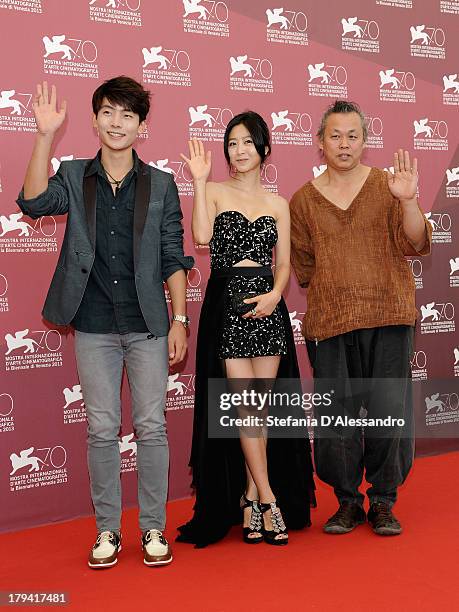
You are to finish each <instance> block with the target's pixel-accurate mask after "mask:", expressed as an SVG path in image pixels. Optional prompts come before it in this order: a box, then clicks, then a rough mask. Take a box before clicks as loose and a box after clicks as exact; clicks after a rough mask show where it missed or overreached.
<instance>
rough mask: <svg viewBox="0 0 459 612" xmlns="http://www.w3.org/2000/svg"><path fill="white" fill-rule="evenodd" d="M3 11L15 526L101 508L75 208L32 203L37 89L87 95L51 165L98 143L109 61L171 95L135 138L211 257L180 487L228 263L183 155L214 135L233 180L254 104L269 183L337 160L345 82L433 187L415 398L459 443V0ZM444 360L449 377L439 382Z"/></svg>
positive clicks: (426, 443)
mask: <svg viewBox="0 0 459 612" xmlns="http://www.w3.org/2000/svg"><path fill="white" fill-rule="evenodd" d="M279 5H281V6H282V8H281V7H280V6H279ZM0 24H1V25H0V27H1V36H0V57H2V69H1V75H0V138H1V147H0V220H1V232H0V253H1V260H0V372H1V383H0V496H1V506H0V530H11V529H20V528H24V527H27V526H32V525H37V524H40V523H45V522H52V521H59V520H63V519H68V518H72V517H75V516H80V515H87V514H89V513H90V512H91V502H90V497H89V487H88V475H87V468H86V448H85V447H86V442H85V437H86V423H85V408H84V403H83V398H82V395H81V389H80V387H79V383H78V377H77V372H76V367H75V359H74V354H73V335H72V333H71V332H70V331H68V330H65V329H59V328H56V326H53V325H52V324H49V323H47V322H46V321H44V320H43V319H42V317H41V315H40V312H41V308H42V304H43V301H44V298H45V295H46V292H47V289H48V286H49V282H50V279H51V276H52V273H53V270H54V266H55V263H56V259H57V255H58V251H59V249H60V246H61V241H62V237H63V232H64V227H65V222H66V219H65V217H55V218H54V217H45V218H43V219H39V220H36V221H34V220H32V219H30V218H27V217H26V216H23V215H22V214H21V213H20V211H19V210H18V207H17V205H16V203H15V199H16V196H17V193H18V191H19V189H20V188H21V185H22V180H23V176H24V172H25V168H26V164H27V161H28V158H29V156H30V153H31V149H32V145H33V140H34V135H35V134H34V133H35V130H36V126H35V122H34V117H33V112H32V108H31V102H32V96H33V93H34V91H35V86H36V83H38V82H41V81H42V80H43V79H46V80H47V81H48V82H49V83H54V84H55V85H56V86H57V89H58V96H59V99H62V98H65V99H66V100H67V101H68V118H67V119H66V121H65V124H64V127H63V129H62V130H61V131H60V132H59V136H58V138H57V140H56V143H55V147H54V150H53V153H52V155H53V157H52V160H51V164H50V168H49V171H50V175H52V174H54V173H55V172H56V170H57V168H58V167H59V164H60V162H61V161H62V160H65V159H78V158H90V157H93V156H94V155H95V153H96V151H97V149H98V140H97V137H96V134H95V133H94V131H93V129H92V126H91V104H90V102H91V95H92V92H93V90H94V89H95V88H96V87H97V86H98V85H99V83H100V82H101V81H102V80H104V79H106V78H110V77H113V76H116V75H120V74H126V75H130V76H132V77H134V78H136V79H138V80H139V81H142V82H143V83H144V84H145V85H146V86H147V87H148V88H149V89H150V90H151V92H152V94H153V97H152V110H151V115H150V118H149V120H148V131H147V133H146V134H145V136H144V137H142V138H140V139H139V141H138V144H137V147H136V148H137V151H138V153H139V155H140V157H141V158H142V159H143V160H144V161H146V162H148V163H150V164H152V165H154V166H157V167H158V168H161V169H163V170H164V171H166V172H171V173H173V175H174V177H175V180H176V183H177V185H178V189H179V193H180V196H181V202H182V207H183V212H184V227H185V249H186V252H187V253H188V254H192V255H194V257H195V259H196V264H195V267H194V269H193V270H192V271H191V273H190V275H189V277H188V289H187V298H188V309H189V314H190V317H191V319H192V325H191V333H190V338H189V353H188V357H187V359H186V361H185V363H183V364H182V366H181V367H180V369H179V370H177V371H176V372H174V373H171V376H170V377H169V386H168V394H167V421H168V431H169V439H170V447H171V468H170V498H171V499H174V498H178V497H184V496H187V495H189V493H190V475H189V469H188V467H187V463H188V458H189V451H190V442H191V428H192V418H193V390H194V352H195V341H196V331H197V322H198V317H199V310H200V306H201V301H202V298H203V293H204V290H205V285H206V281H207V277H208V274H209V254H208V249H207V248H198V247H196V246H195V245H194V244H193V240H192V236H191V230H190V222H191V207H192V196H193V185H192V181H191V177H190V175H189V173H188V171H187V169H186V167H185V166H184V164H183V162H182V161H181V158H180V155H179V154H180V153H181V152H184V153H186V152H187V141H188V139H189V138H194V137H196V138H200V139H201V140H203V141H205V143H206V147H209V148H210V149H211V150H212V153H213V160H214V161H213V168H212V179H213V180H223V179H225V177H226V176H227V173H228V171H227V168H226V165H225V161H224V157H223V151H222V139H223V133H224V128H225V125H226V124H227V122H228V121H229V120H230V119H231V117H233V115H235V114H237V113H238V112H241V111H243V110H244V109H248V108H250V109H253V110H256V111H258V112H259V113H261V114H262V115H263V116H264V117H265V119H266V120H267V122H268V124H269V126H270V128H271V130H272V137H273V154H272V157H271V158H270V159H269V160H268V162H267V163H266V165H265V166H264V169H263V183H264V185H265V186H266V188H267V189H269V190H271V191H273V192H278V193H280V194H281V195H283V196H284V197H286V198H290V197H291V195H292V194H293V193H294V191H295V190H296V189H297V188H298V187H299V186H300V185H302V184H303V183H305V182H306V181H307V180H309V179H311V178H312V177H313V176H317V175H318V174H319V173H320V172H322V171H323V170H324V168H325V167H324V165H323V163H322V160H321V158H320V155H319V152H318V147H317V144H316V139H315V133H316V131H317V127H318V122H319V119H320V116H321V114H322V112H323V110H324V109H325V108H326V106H327V105H329V104H330V103H331V102H332V101H333V100H335V99H337V98H348V99H350V100H354V101H357V102H358V103H360V105H361V106H362V108H363V110H364V112H365V114H366V116H367V123H368V130H369V139H368V144H367V149H366V153H365V162H366V163H368V164H370V165H374V166H378V167H381V168H389V167H390V166H391V165H392V159H393V152H394V150H395V149H397V148H399V147H404V148H407V149H409V150H410V151H412V152H413V153H414V154H415V155H417V157H418V158H419V174H420V185H419V198H420V202H421V206H422V208H423V210H424V211H425V212H428V214H429V221H430V222H431V224H432V226H433V230H434V232H433V242H434V244H433V254H432V256H431V257H430V258H426V259H421V258H416V257H411V258H409V262H410V265H411V267H412V271H413V275H414V277H415V280H416V287H417V292H416V293H417V303H418V307H419V310H420V312H421V314H420V318H419V320H418V324H417V331H416V348H415V353H414V355H413V361H412V372H413V378H414V379H415V380H416V381H422V380H426V379H427V381H432V385H433V386H432V387H431V388H430V389H429V393H428V395H426V393H425V392H420V393H418V395H417V398H416V406H415V409H416V422H417V427H418V431H419V432H422V437H420V438H419V440H418V441H417V447H418V453H430V452H442V451H444V450H448V449H451V448H456V447H457V445H458V441H457V439H454V438H455V436H456V433H455V432H457V427H458V422H459V410H458V401H457V399H458V397H457V384H456V385H455V383H457V380H458V379H457V378H456V379H454V377H455V376H456V377H457V376H459V341H458V336H457V333H456V317H457V314H456V313H458V314H459V247H458V244H457V239H456V235H455V232H456V231H457V224H458V208H459V154H458V148H457V143H458V140H457V134H458V131H459V113H458V107H459V77H458V73H459V37H458V36H457V32H458V26H459V1H458V0H430V1H429V2H425V1H423V0H360V1H358V0H348V1H347V2H345V3H342V2H333V1H330V2H313V1H312V0H285V2H282V3H279V4H275V3H270V2H269V0H255V1H253V2H247V1H246V0H225V1H223V0H219V1H214V0H183V1H182V0H169V1H167V2H159V1H150V2H148V1H147V0H90V1H89V0H65V1H64V0H0ZM286 300H287V304H288V308H289V311H290V316H291V322H292V327H293V330H294V334H295V340H296V344H297V350H298V357H299V360H300V364H301V368H302V373H303V375H304V376H305V377H309V376H310V372H309V367H308V363H307V358H306V351H305V347H304V343H303V340H302V337H301V334H300V322H301V319H302V317H303V314H304V312H305V309H306V298H305V291H303V290H300V289H299V287H298V285H297V283H296V280H295V278H294V276H293V274H292V278H291V280H290V284H289V287H288V290H287V291H286ZM440 378H443V379H447V380H446V383H445V384H443V386H441V388H440V385H439V383H438V388H437V387H436V386H435V385H436V384H437V379H440ZM417 384H418V388H419V389H421V383H417ZM422 388H424V387H422ZM123 402H124V416H123V429H122V438H121V441H120V452H121V457H122V472H123V475H122V481H123V490H124V502H125V504H126V505H132V504H133V503H135V499H136V478H135V470H136V444H135V439H134V436H133V431H132V425H131V421H130V416H129V397H128V393H127V384H126V381H124V388H123ZM449 433H450V434H451V435H450V436H449ZM448 437H450V438H451V439H449V440H445V439H444V438H448Z"/></svg>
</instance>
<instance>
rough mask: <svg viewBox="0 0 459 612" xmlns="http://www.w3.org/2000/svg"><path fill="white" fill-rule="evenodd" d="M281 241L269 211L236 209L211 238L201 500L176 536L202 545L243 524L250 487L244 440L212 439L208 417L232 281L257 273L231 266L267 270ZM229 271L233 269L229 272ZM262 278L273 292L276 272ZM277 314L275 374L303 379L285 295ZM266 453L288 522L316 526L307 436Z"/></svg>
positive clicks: (202, 366)
mask: <svg viewBox="0 0 459 612" xmlns="http://www.w3.org/2000/svg"><path fill="white" fill-rule="evenodd" d="M257 228H258V230H257ZM254 230H255V231H254ZM276 240H277V230H276V227H275V221H274V219H273V217H271V216H264V217H258V219H256V220H255V221H253V222H250V221H249V220H248V219H247V218H246V217H245V216H244V215H242V213H240V212H238V211H225V212H223V213H220V214H219V215H217V217H216V219H215V225H214V236H213V238H212V241H211V243H210V249H211V267H212V273H211V275H210V278H209V281H208V284H207V288H206V294H205V297H204V301H203V305H202V309H201V315H200V320H199V329H198V338H197V348H196V385H195V386H196V392H195V406H194V422H193V440H192V449H191V458H190V467H191V468H192V472H193V482H192V485H193V487H194V488H195V492H196V501H195V505H194V515H193V517H192V519H191V520H190V521H189V522H188V523H186V524H185V525H182V526H181V527H179V528H178V530H179V532H180V535H179V536H178V537H177V541H179V542H188V543H192V544H195V545H196V547H198V548H202V547H204V546H207V545H208V544H211V543H214V542H217V541H218V540H220V539H221V538H223V537H224V536H225V535H226V534H227V533H228V531H229V529H230V528H231V527H232V526H233V525H236V524H239V523H241V521H242V511H241V509H240V507H239V500H240V497H241V495H242V493H243V492H244V490H245V486H246V471H245V462H244V456H243V453H242V449H241V445H240V441H239V439H221V438H220V439H218V438H210V437H209V436H208V417H207V406H208V380H209V379H210V378H224V376H225V373H224V365H223V364H224V362H223V361H222V359H221V354H222V351H223V352H227V350H228V349H227V347H225V346H222V339H224V337H225V334H224V327H225V323H226V324H227V320H228V317H227V316H226V315H227V312H228V311H227V309H228V304H229V303H230V300H229V296H230V293H231V284H232V283H233V282H234V279H235V278H236V279H237V280H238V281H239V282H238V285H237V289H240V288H241V284H240V281H241V280H243V279H244V275H245V273H249V272H251V274H250V278H253V271H254V268H253V267H251V268H250V270H249V269H244V268H241V267H237V270H238V271H241V276H237V277H235V276H234V274H235V268H234V267H233V268H232V269H231V266H233V265H234V263H237V262H238V261H241V260H242V259H244V258H246V259H250V260H252V261H255V262H256V263H259V264H261V265H262V266H265V268H264V269H265V270H266V266H267V265H268V264H269V263H270V262H271V253H272V248H273V246H274V245H275V243H276ZM225 269H226V270H228V274H225ZM258 278H259V277H258ZM263 281H264V282H266V281H267V282H268V283H269V286H267V287H266V291H269V289H270V287H272V284H273V279H272V276H271V278H269V277H264V278H263ZM277 315H278V317H279V318H280V321H281V323H282V325H283V331H284V335H285V342H284V345H285V344H286V351H284V352H285V354H281V359H280V364H279V369H278V373H277V378H278V379H286V378H290V379H296V380H299V377H300V372H299V368H298V362H297V357H296V350H295V343H294V340H293V333H292V327H291V323H290V317H289V313H288V310H287V307H286V305H285V302H284V300H283V299H282V300H281V301H280V302H279V304H278V307H277ZM262 320H263V319H259V320H258V321H259V322H260V321H262ZM242 321H244V322H247V324H249V325H253V324H254V323H256V320H251V319H243V320H242ZM281 352H282V351H281ZM278 354H279V353H278ZM237 356H240V355H237ZM216 409H217V407H216ZM266 450H267V460H268V474H269V481H270V484H271V487H272V489H273V492H274V494H275V496H276V499H277V502H278V505H279V507H280V509H281V511H282V514H283V517H284V520H285V523H286V525H287V527H288V528H289V529H302V528H304V527H308V526H309V525H310V524H311V521H310V507H311V506H315V495H314V489H315V487H314V480H313V468H312V461H311V448H310V443H309V438H308V437H307V436H304V437H302V438H293V439H288V438H282V437H271V438H270V437H269V436H268V442H267V449H266Z"/></svg>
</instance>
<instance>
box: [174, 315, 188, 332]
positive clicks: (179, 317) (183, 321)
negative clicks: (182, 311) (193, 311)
mask: <svg viewBox="0 0 459 612" xmlns="http://www.w3.org/2000/svg"><path fill="white" fill-rule="evenodd" d="M172 321H179V323H181V324H182V325H183V327H184V328H185V329H186V328H187V327H189V325H190V318H189V317H187V315H179V314H175V315H172Z"/></svg>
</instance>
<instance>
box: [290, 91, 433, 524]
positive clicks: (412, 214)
mask: <svg viewBox="0 0 459 612" xmlns="http://www.w3.org/2000/svg"><path fill="white" fill-rule="evenodd" d="M318 136H319V146H320V149H321V150H322V153H323V156H324V159H325V162H326V164H327V169H326V171H325V172H324V173H323V174H321V175H320V176H319V177H317V178H316V179H314V180H313V181H310V182H308V183H306V184H305V185H304V186H303V187H301V188H300V189H299V190H298V191H297V192H296V193H295V195H294V196H293V198H292V200H291V203H290V208H291V224H292V227H291V232H292V265H293V268H294V270H295V273H296V275H297V278H298V282H299V284H300V285H301V286H302V287H307V288H308V292H307V299H308V306H307V312H306V315H305V317H304V321H303V335H304V336H305V338H306V345H307V350H308V355H309V360H310V363H311V367H312V369H313V374H314V378H315V381H316V387H317V389H318V390H321V389H322V390H325V389H326V388H327V390H329V388H330V386H331V387H332V388H334V389H335V392H336V395H335V397H336V398H338V397H339V398H340V399H339V401H338V400H337V403H336V406H338V409H339V413H340V415H341V417H347V418H359V417H362V416H366V417H367V418H368V419H369V420H370V419H374V418H380V417H382V418H385V417H387V416H389V417H394V418H395V417H396V418H401V419H403V421H404V422H405V424H406V425H405V427H400V426H396V427H391V428H389V429H388V428H381V427H373V428H370V427H364V428H362V426H359V424H357V426H354V427H338V426H335V423H336V424H337V423H338V421H339V419H338V421H337V420H336V417H337V416H338V415H337V414H335V415H334V416H332V421H331V422H327V423H326V425H331V426H329V427H324V426H323V427H319V428H317V430H316V439H315V442H314V456H315V464H316V470H317V474H318V476H319V478H320V479H321V480H323V481H324V482H326V483H328V484H330V485H331V486H333V487H334V491H335V495H336V496H337V498H338V502H339V509H338V511H337V512H336V513H335V514H334V515H333V516H332V517H330V519H329V520H328V521H327V523H326V524H325V526H324V531H325V532H326V533H333V534H338V533H347V532H349V531H351V530H352V529H354V528H355V527H356V526H357V525H359V524H361V523H363V522H365V519H366V518H368V521H369V522H370V524H371V526H372V528H373V530H374V531H375V533H378V534H380V535H396V534H399V533H401V530H402V529H401V526H400V523H399V522H398V520H397V519H396V518H395V516H394V515H393V513H392V510H391V508H392V506H393V504H394V502H395V500H396V496H397V487H398V486H399V485H400V484H401V483H402V482H403V481H404V480H405V478H406V476H407V474H408V472H409V470H410V467H411V464H412V460H413V450H414V444H413V435H412V398H411V381H410V355H411V352H412V342H413V331H414V324H415V320H416V307H415V285H414V280H413V277H412V274H411V271H410V268H409V265H408V262H407V261H406V259H405V256H406V255H427V254H429V252H430V243H431V227H430V224H429V223H428V222H427V220H426V219H425V217H424V215H423V214H422V212H421V210H420V208H419V205H418V202H417V198H416V191H417V160H416V159H414V160H413V161H412V162H411V161H410V157H409V154H408V152H406V151H405V152H404V151H402V150H399V151H398V152H397V153H395V155H394V173H393V174H392V173H385V172H382V171H381V170H379V169H377V168H370V167H369V166H365V165H363V164H362V163H361V157H362V153H363V149H364V146H365V141H366V136H367V130H366V125H365V118H364V116H363V114H362V112H361V110H360V108H359V107H358V106H357V105H356V104H353V103H350V102H347V101H336V102H335V103H334V104H333V105H332V106H330V107H329V108H328V109H327V111H326V112H325V114H324V116H323V117H322V122H321V126H320V129H319V132H318ZM323 379H332V380H329V381H328V382H329V383H330V384H328V387H327V384H326V383H325V381H324V380H323ZM359 379H360V380H359ZM369 379H371V382H370V380H369ZM381 379H385V380H384V381H382V380H381ZM365 381H366V382H365ZM349 389H351V391H349ZM336 406H335V410H336ZM362 410H364V412H362ZM323 414H324V413H323V412H322V413H320V412H319V415H317V416H319V417H320V418H321V417H322V415H323ZM329 414H330V415H331V413H329ZM320 422H322V421H321V420H320ZM369 422H370V424H371V421H369ZM401 422H402V421H399V423H401ZM342 423H343V421H342V419H341V421H340V425H342ZM322 424H323V423H322ZM364 469H365V472H366V480H367V481H368V482H369V483H370V484H371V487H370V488H369V489H368V491H367V495H368V497H369V501H370V510H369V512H368V517H366V514H365V511H364V510H363V500H364V496H363V495H362V494H361V493H360V492H359V491H358V488H359V486H360V484H361V482H362V478H363V471H364Z"/></svg>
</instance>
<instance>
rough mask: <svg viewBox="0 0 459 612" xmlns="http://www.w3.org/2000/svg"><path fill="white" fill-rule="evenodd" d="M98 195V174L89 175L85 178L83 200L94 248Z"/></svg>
mask: <svg viewBox="0 0 459 612" xmlns="http://www.w3.org/2000/svg"><path fill="white" fill-rule="evenodd" d="M96 194H97V174H95V173H94V174H89V175H87V176H84V178H83V199H84V208H85V211H86V221H87V222H88V230H89V238H90V239H91V244H92V246H93V248H94V249H95V247H96Z"/></svg>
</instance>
